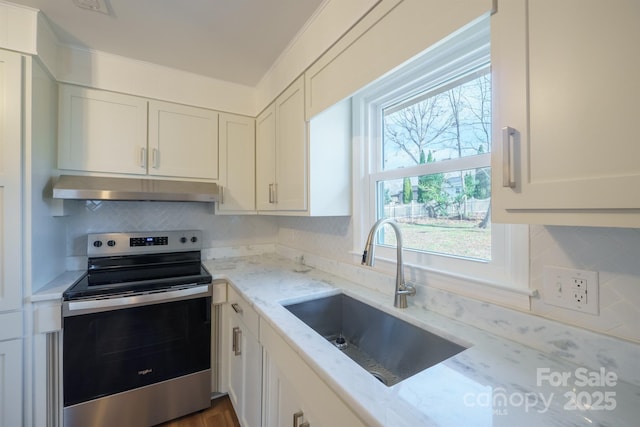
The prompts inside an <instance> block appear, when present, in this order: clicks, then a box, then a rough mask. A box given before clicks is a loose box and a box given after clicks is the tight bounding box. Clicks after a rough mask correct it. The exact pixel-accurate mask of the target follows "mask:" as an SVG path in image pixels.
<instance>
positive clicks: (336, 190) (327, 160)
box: [256, 77, 351, 216]
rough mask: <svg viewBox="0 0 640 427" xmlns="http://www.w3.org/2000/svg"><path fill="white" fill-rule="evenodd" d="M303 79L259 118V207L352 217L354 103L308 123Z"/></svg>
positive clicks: (277, 211)
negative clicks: (352, 106)
mask: <svg viewBox="0 0 640 427" xmlns="http://www.w3.org/2000/svg"><path fill="white" fill-rule="evenodd" d="M304 91H305V89H304V79H303V77H300V78H298V79H297V80H296V81H295V82H294V83H293V84H292V85H291V86H289V87H288V88H287V89H286V90H285V91H284V92H283V93H282V94H281V95H280V96H279V97H278V98H277V99H276V100H275V102H274V103H273V104H271V105H270V106H269V107H268V108H267V109H266V110H264V111H263V112H262V113H261V114H260V115H259V116H258V118H257V119H256V204H257V209H258V211H259V212H261V213H267V214H278V215H300V216H339V215H350V214H351V125H350V124H351V103H350V101H349V100H346V101H342V102H339V103H338V104H336V105H335V106H333V107H331V108H328V109H327V110H325V111H323V112H322V113H320V114H318V115H316V116H315V117H314V118H312V120H311V122H307V121H305V113H304V112H305V106H304V100H305V92H304Z"/></svg>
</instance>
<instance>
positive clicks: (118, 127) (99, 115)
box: [58, 85, 147, 174]
mask: <svg viewBox="0 0 640 427" xmlns="http://www.w3.org/2000/svg"><path fill="white" fill-rule="evenodd" d="M59 102H60V110H59V111H60V112H59V120H58V126H59V128H58V135H59V136H58V168H60V169H70V170H80V171H89V172H113V173H123V174H146V172H147V170H146V150H147V101H146V100H145V99H141V98H137V97H134V96H128V95H122V94H118V93H112V92H105V91H99V90H93V89H87V88H83V87H79V86H69V85H60V100H59Z"/></svg>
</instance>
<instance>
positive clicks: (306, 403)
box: [260, 322, 365, 427]
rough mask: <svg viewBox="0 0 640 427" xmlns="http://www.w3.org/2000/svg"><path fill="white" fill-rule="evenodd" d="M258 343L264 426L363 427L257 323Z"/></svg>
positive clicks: (289, 350)
mask: <svg viewBox="0 0 640 427" xmlns="http://www.w3.org/2000/svg"><path fill="white" fill-rule="evenodd" d="M260 341H261V343H262V345H263V346H264V354H265V356H264V357H265V359H264V360H265V373H266V375H265V377H264V381H265V386H264V390H265V396H264V403H265V424H266V425H268V426H272V425H273V426H289V425H300V424H301V423H303V422H308V423H309V425H310V426H311V427H333V426H350V427H358V426H364V425H365V424H363V423H362V421H361V420H360V419H359V418H358V417H357V416H356V415H355V414H354V413H353V411H351V409H350V408H349V407H348V406H347V405H346V404H345V403H344V402H343V401H342V400H341V399H340V398H339V397H338V396H337V395H336V394H335V393H334V392H333V391H332V390H331V389H330V388H329V387H328V386H327V384H326V383H325V382H324V381H323V380H322V379H321V378H320V377H319V376H318V375H317V374H316V373H315V372H314V371H313V370H312V369H311V368H310V367H309V365H307V364H306V363H305V361H304V360H302V358H301V357H300V356H299V355H298V354H297V353H296V351H295V350H294V349H293V348H291V347H290V346H289V344H288V343H287V342H286V341H284V340H283V339H282V337H281V336H280V335H279V334H278V333H277V332H276V331H275V330H274V329H273V328H272V327H271V326H270V325H268V324H267V323H266V322H261V323H260ZM327 408H330V410H327ZM300 412H301V414H300V415H299V417H298V418H297V423H293V415H294V414H296V413H300Z"/></svg>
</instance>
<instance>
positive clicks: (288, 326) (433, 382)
mask: <svg viewBox="0 0 640 427" xmlns="http://www.w3.org/2000/svg"><path fill="white" fill-rule="evenodd" d="M204 265H205V266H206V267H207V268H208V269H209V271H210V272H211V273H212V275H213V277H214V279H224V280H226V281H227V282H229V284H230V285H231V286H233V287H234V288H235V289H236V290H237V291H239V293H240V294H241V295H242V296H243V297H244V298H246V299H247V300H248V302H249V303H250V304H251V305H252V306H253V308H254V309H255V310H256V311H257V312H258V314H259V315H260V316H261V317H262V318H263V319H264V320H265V321H266V322H268V323H269V324H270V325H271V326H272V327H273V328H274V329H275V330H276V331H277V332H278V333H279V334H280V335H281V336H282V338H283V339H284V340H285V341H286V342H288V343H289V345H290V346H291V347H292V348H293V350H294V351H295V352H296V353H297V354H298V355H300V357H301V358H302V359H303V360H304V361H305V362H306V363H307V364H308V365H309V366H310V367H311V369H313V371H314V372H315V373H316V374H318V375H319V376H320V377H321V378H322V379H323V380H324V381H325V382H326V383H327V384H328V385H329V387H330V388H331V389H332V390H333V391H334V392H335V393H336V394H337V395H338V396H339V397H340V398H341V399H342V400H343V401H344V402H345V403H346V404H347V405H348V406H349V407H350V408H351V409H352V410H353V411H354V413H356V414H357V415H358V416H359V417H360V418H361V419H362V420H363V421H364V422H365V424H367V425H372V426H389V427H403V426H407V427H408V426H411V427H415V426H447V427H449V426H454V427H468V426H509V427H512V426H517V427H525V426H535V427H540V426H545V427H546V426H616V427H624V426H637V425H638V419H640V387H639V386H637V385H632V384H630V383H627V382H625V381H623V380H621V379H619V378H615V379H612V378H611V375H615V372H613V371H611V370H609V369H608V368H600V369H602V370H600V369H594V368H588V367H584V366H580V365H577V364H573V363H570V362H568V361H566V360H565V359H561V358H559V357H557V356H554V355H551V354H550V353H548V352H541V351H538V350H535V349H533V348H531V347H527V346H525V345H522V344H520V343H517V342H515V341H512V340H510V339H506V338H503V337H500V336H497V335H493V334H490V333H488V332H485V331H484V330H482V329H479V328H477V327H475V326H472V325H469V324H467V323H463V322H462V321H460V320H456V319H453V318H449V317H445V316H442V315H440V314H437V313H435V312H433V311H430V310H425V309H424V308H421V307H418V306H416V305H413V304H412V301H411V298H409V308H407V309H397V308H394V307H393V298H392V297H391V296H389V295H387V294H382V293H379V292H377V291H375V290H372V289H370V288H369V287H364V286H361V285H358V284H357V283H355V282H352V281H349V280H346V279H343V278H341V277H338V276H336V275H333V274H330V273H327V272H324V271H322V270H320V269H314V268H311V267H308V266H305V265H301V264H299V263H296V262H293V261H292V260H291V259H289V258H286V257H283V256H280V255H277V254H276V253H266V254H260V255H253V256H242V257H236V258H221V259H218V260H208V261H204ZM82 273H83V272H82V271H69V272H66V273H64V274H62V275H61V276H59V277H58V278H56V279H55V280H53V281H52V282H51V283H49V284H47V285H46V286H45V287H43V289H41V290H40V291H38V292H37V293H35V294H34V295H32V296H31V301H32V302H34V303H38V302H56V301H58V302H61V296H62V292H64V290H65V289H66V288H67V287H68V286H70V285H71V284H72V283H73V282H74V281H75V280H76V279H77V278H78V277H80V275H82ZM340 292H343V293H345V294H347V295H349V296H351V297H353V298H356V299H358V300H360V301H363V302H365V303H367V304H369V305H371V306H374V307H376V308H378V309H381V310H382V311H385V312H387V313H389V314H391V315H393V316H396V317H398V318H400V319H402V320H405V321H407V322H409V323H412V324H414V325H416V326H419V327H421V328H424V329H427V330H430V331H431V332H434V333H436V334H438V335H441V336H443V337H445V338H448V339H450V340H452V341H454V342H457V343H459V344H462V345H464V346H468V347H469V348H468V349H467V350H464V351H463V352H461V353H459V354H457V355H456V356H453V357H452V358H450V359H447V360H445V361H444V362H442V363H439V364H437V365H435V366H433V367H431V368H429V369H426V370H424V371H422V372H420V373H418V374H416V375H414V376H412V377H410V378H408V379H406V380H404V381H402V382H400V383H398V384H396V385H394V386H392V387H386V386H385V385H383V384H382V383H381V382H379V381H378V380H377V379H375V378H374V377H373V376H372V375H370V374H369V373H367V372H366V371H365V370H363V369H362V368H360V367H359V366H358V365H357V364H355V362H353V361H352V360H351V359H349V358H348V357H347V356H345V355H344V354H342V353H341V352H340V350H338V349H336V348H335V347H334V346H333V345H332V344H330V343H329V342H327V341H326V340H325V339H324V338H322V337H321V336H320V335H318V334H316V333H315V332H314V331H313V330H312V329H311V328H309V327H308V326H307V325H305V324H304V323H303V322H302V321H300V320H299V319H297V318H296V317H295V316H294V315H293V314H291V313H290V312H289V311H288V310H286V309H285V308H284V307H283V304H289V303H295V302H301V301H306V300H310V299H315V298H319V297H324V296H329V295H334V294H337V293H340ZM483 307H484V305H483ZM499 310H500V309H499V308H496V312H499ZM482 316H484V317H486V316H487V314H486V313H484V314H482ZM485 321H486V319H485ZM495 322H498V323H500V324H504V323H508V322H502V321H501V320H500V318H496V319H495ZM534 329H535V328H534ZM563 333H564V332H563ZM570 338H572V337H571V336H570ZM567 342H569V343H571V342H573V341H570V340H568V341H567ZM570 347H573V346H570ZM632 348H633V349H635V347H632ZM571 349H572V348H569V350H571ZM630 353H634V350H631V352H629V351H628V349H626V348H625V350H624V351H623V352H622V354H623V355H626V356H625V357H622V358H621V360H624V359H629V354H630ZM634 360H638V359H635V357H634ZM638 363H639V365H638V366H639V368H640V362H638ZM627 365H628V363H627ZM562 378H564V381H563V380H562ZM584 379H588V380H590V381H591V382H589V383H588V384H586V385H582V384H581V383H582V382H585V381H582V380H584ZM556 380H557V382H556ZM607 382H608V383H607ZM596 383H597V384H596ZM576 401H577V402H576ZM589 407H590V408H589Z"/></svg>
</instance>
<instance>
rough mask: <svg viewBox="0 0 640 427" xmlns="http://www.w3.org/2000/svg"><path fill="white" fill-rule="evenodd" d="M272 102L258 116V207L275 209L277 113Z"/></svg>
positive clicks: (266, 209)
mask: <svg viewBox="0 0 640 427" xmlns="http://www.w3.org/2000/svg"><path fill="white" fill-rule="evenodd" d="M275 111H276V110H275V105H274V104H271V105H270V106H269V107H268V108H267V109H266V110H264V111H263V112H262V113H261V114H260V115H259V116H258V117H257V118H256V207H257V209H258V210H259V211H273V210H275V209H276V205H275V202H274V200H275V199H274V195H275V193H274V186H275V182H276V114H275Z"/></svg>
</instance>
